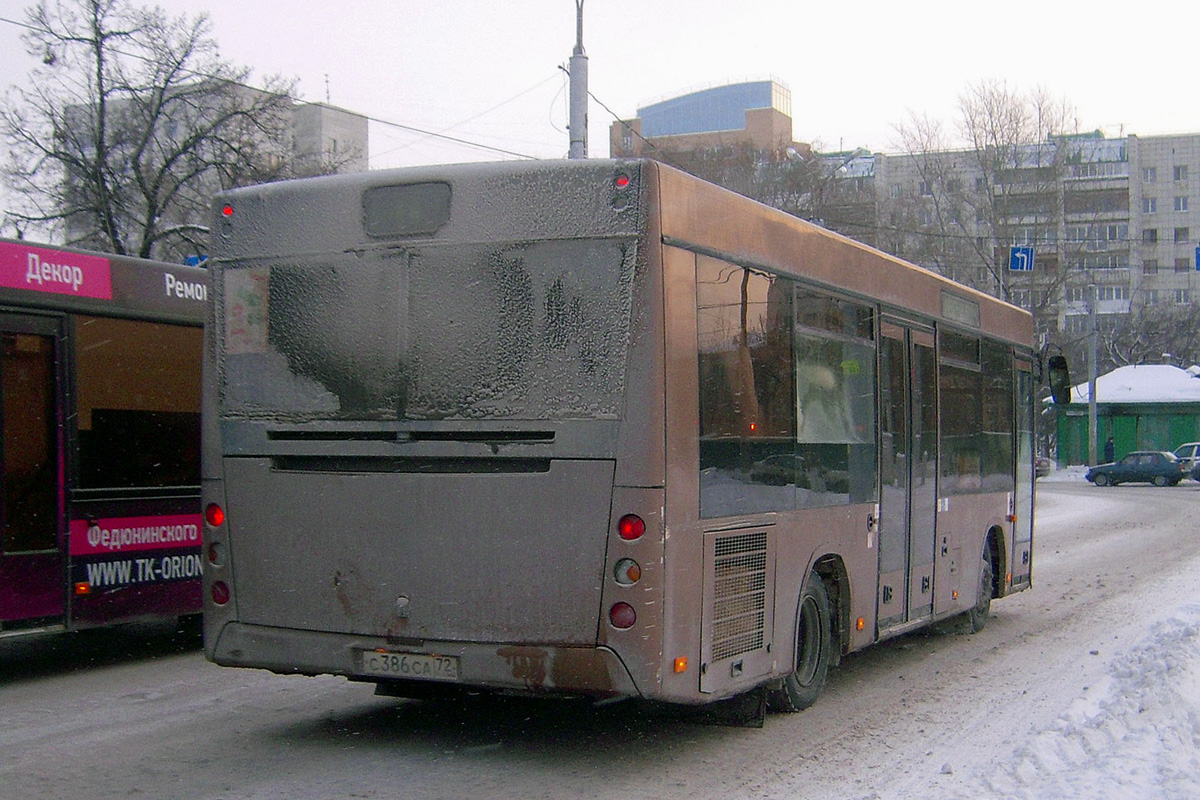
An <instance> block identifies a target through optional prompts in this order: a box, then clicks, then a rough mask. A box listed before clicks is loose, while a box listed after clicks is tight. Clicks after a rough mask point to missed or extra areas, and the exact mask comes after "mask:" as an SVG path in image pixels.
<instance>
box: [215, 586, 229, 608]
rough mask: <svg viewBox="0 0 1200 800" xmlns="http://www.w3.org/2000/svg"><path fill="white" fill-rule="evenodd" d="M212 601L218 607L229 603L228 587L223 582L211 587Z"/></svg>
mask: <svg viewBox="0 0 1200 800" xmlns="http://www.w3.org/2000/svg"><path fill="white" fill-rule="evenodd" d="M212 601H213V602H214V603H216V604H217V605H219V606H223V605H225V604H226V603H228V602H229V585H228V584H226V583H225V581H217V582H216V583H214V584H213V585H212Z"/></svg>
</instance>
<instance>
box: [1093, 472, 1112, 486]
mask: <svg viewBox="0 0 1200 800" xmlns="http://www.w3.org/2000/svg"><path fill="white" fill-rule="evenodd" d="M1092 482H1093V483H1095V484H1096V485H1097V486H1108V475H1106V474H1104V473H1103V472H1101V473H1100V474H1098V475H1097V476H1096V477H1095V478H1093V479H1092Z"/></svg>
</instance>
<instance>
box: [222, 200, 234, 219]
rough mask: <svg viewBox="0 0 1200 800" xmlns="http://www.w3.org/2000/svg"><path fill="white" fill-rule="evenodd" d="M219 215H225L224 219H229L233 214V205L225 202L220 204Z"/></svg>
mask: <svg viewBox="0 0 1200 800" xmlns="http://www.w3.org/2000/svg"><path fill="white" fill-rule="evenodd" d="M221 216H223V217H225V218H226V219H229V218H230V217H232V216H233V206H231V205H229V203H226V204H225V205H223V206H221Z"/></svg>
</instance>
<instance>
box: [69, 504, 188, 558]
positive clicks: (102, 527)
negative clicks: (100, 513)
mask: <svg viewBox="0 0 1200 800" xmlns="http://www.w3.org/2000/svg"><path fill="white" fill-rule="evenodd" d="M201 524H202V522H201V516H200V515H199V514H174V515H169V516H160V517H111V518H101V519H97V520H90V521H89V520H83V519H73V520H71V555H72V556H98V555H120V554H122V553H135V552H142V551H146V550H167V549H173V548H176V549H177V548H183V547H199V546H200V526H201Z"/></svg>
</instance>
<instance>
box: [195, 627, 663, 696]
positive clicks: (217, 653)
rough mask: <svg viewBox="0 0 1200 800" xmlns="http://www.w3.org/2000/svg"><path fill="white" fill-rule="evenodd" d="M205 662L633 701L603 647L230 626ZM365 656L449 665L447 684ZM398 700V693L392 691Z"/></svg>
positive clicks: (208, 647)
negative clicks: (388, 671) (394, 671)
mask: <svg viewBox="0 0 1200 800" xmlns="http://www.w3.org/2000/svg"><path fill="white" fill-rule="evenodd" d="M205 652H206V655H207V656H208V658H209V660H211V661H213V662H214V663H216V664H220V665H222V666H227V667H252V668H258V669H267V670H270V671H272V672H278V673H281V674H301V675H342V676H344V677H347V678H350V679H352V680H361V681H374V682H377V683H380V684H381V685H385V684H396V685H401V684H405V683H412V684H438V685H444V686H446V688H449V687H451V686H459V687H462V688H477V689H485V690H492V691H498V692H513V693H519V694H532V695H563V696H585V697H590V698H593V699H597V700H603V699H615V698H623V697H640V696H641V692H639V691H638V688H637V686H636V685H635V684H634V682H633V679H632V677H630V674H629V671H628V670H627V669H626V668H625V665H624V664H623V663H622V662H621V660H620V658H619V657H618V656H617V655H616V653H614V652H613V651H612V650H610V649H608V648H607V647H562V646H547V645H514V644H496V643H491V644H479V643H466V642H431V641H425V642H422V643H420V644H419V645H414V646H409V645H406V644H396V643H389V642H388V641H387V640H386V639H384V638H382V637H373V636H357V635H353V634H342V633H324V632H319V631H303V630H294V629H290V628H273V627H267V626H263V625H250V624H246V623H240V622H230V623H228V624H226V625H224V626H223V627H222V628H221V629H220V631H219V633H217V636H216V639H215V641H212V642H206V643H205ZM371 654H396V655H398V656H401V657H403V656H408V657H412V656H416V657H418V658H419V659H421V662H422V663H425V661H426V659H425V657H430V656H432V657H435V658H441V659H446V658H450V659H454V660H455V661H454V669H453V675H454V677H452V678H451V677H445V676H444V677H442V678H440V679H422V678H419V677H413V676H409V677H405V678H401V677H399V676H397V677H396V678H392V677H389V676H387V675H381V674H380V673H379V672H378V671H372V670H371V669H369V668H368V666H367V662H368V659H369V656H370V655H371ZM396 693H397V694H405V692H403V691H397V692H396Z"/></svg>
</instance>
